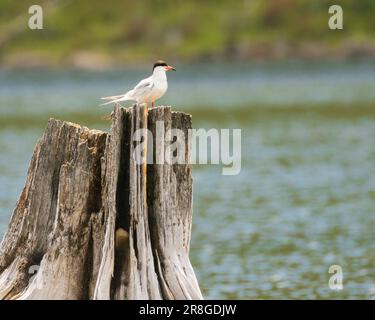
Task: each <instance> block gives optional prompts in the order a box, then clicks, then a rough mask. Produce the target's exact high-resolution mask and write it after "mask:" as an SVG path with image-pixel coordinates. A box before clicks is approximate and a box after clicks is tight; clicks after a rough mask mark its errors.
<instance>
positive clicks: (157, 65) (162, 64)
mask: <svg viewBox="0 0 375 320" xmlns="http://www.w3.org/2000/svg"><path fill="white" fill-rule="evenodd" d="M159 70H164V71H170V70H173V71H176V69H175V68H173V67H172V66H169V65H168V64H167V63H166V62H165V61H163V60H158V61H156V62H155V63H154V68H153V71H154V72H155V71H159Z"/></svg>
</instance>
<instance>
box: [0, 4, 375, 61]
mask: <svg viewBox="0 0 375 320" xmlns="http://www.w3.org/2000/svg"><path fill="white" fill-rule="evenodd" d="M32 4H36V2H35V1H34V0H20V1H14V0H2V1H1V2H0V63H2V64H3V65H22V64H25V65H28V64H33V63H34V64H41V65H61V64H67V65H73V66H80V65H83V66H86V65H87V66H90V65H91V64H93V65H95V64H97V65H102V66H104V67H105V66H108V65H109V66H111V65H113V64H127V63H132V62H138V61H149V60H154V59H155V57H164V58H165V59H169V60H176V59H178V60H181V61H196V60H200V61H202V60H203V61H207V60H232V59H235V60H253V59H256V60H263V59H285V58H310V59H311V58H314V59H321V58H329V57H330V58H335V57H343V58H348V57H353V56H373V55H374V54H375V34H374V32H373V30H375V19H373V14H374V12H375V1H373V0H360V1H358V0H340V1H339V0H338V1H326V0H314V1H311V0H267V1H265V0H241V1H229V0H228V1H224V0H221V1H220V0H204V1H203V0H200V1H198V0H194V1H186V0H173V1H172V0H154V1H132V0H106V1H103V0H82V1H74V0H65V1H58V0H56V1H52V0H48V1H39V4H40V5H42V6H43V8H44V29H43V30H30V29H28V27H27V21H28V18H29V16H30V15H29V14H28V8H29V6H30V5H32ZM332 4H340V5H341V6H342V7H343V10H344V30H337V31H331V30H329V29H328V26H327V22H328V18H329V14H328V7H329V6H330V5H332Z"/></svg>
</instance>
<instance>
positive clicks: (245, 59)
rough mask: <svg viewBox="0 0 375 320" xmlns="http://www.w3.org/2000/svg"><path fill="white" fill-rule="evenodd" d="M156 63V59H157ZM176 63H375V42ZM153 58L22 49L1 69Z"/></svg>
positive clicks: (116, 64)
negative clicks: (368, 61) (54, 52)
mask: <svg viewBox="0 0 375 320" xmlns="http://www.w3.org/2000/svg"><path fill="white" fill-rule="evenodd" d="M154 60H155V58H154ZM168 60H172V61H173V62H174V63H184V64H191V63H230V62H233V61H235V62H236V63H258V64H262V63H286V62H290V61H300V62H302V63H310V62H337V61H340V62H344V63H345V62H347V63H350V62H352V61H361V60H370V61H375V43H364V42H352V41H349V42H346V43H344V44H340V45H339V46H331V45H326V44H323V43H319V42H301V43H298V44H295V45H290V44H286V43H284V42H280V41H278V42H275V43H271V44H259V43H258V44H257V43H255V44H252V45H249V46H247V47H238V48H226V49H224V50H223V51H218V52H213V53H207V54H204V55H200V54H198V55H196V56H192V57H189V58H181V57H173V56H172V57H168ZM152 61H153V60H152V59H151V58H146V57H139V58H137V57H132V58H129V57H124V55H123V53H121V52H116V51H114V52H103V51H96V50H75V51H73V52H70V53H69V54H65V55H63V56H61V55H59V54H56V55H54V54H52V53H51V52H48V51H41V50H29V51H28V50H22V51H21V52H14V53H4V54H2V55H1V56H0V68H4V69H38V68H52V69H56V68H57V69H58V68H72V69H79V70H93V71H108V70H112V69H116V68H126V67H134V66H135V65H144V64H150V63H152Z"/></svg>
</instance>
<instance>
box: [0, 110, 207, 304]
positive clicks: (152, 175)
mask: <svg viewBox="0 0 375 320" xmlns="http://www.w3.org/2000/svg"><path fill="white" fill-rule="evenodd" d="M157 121H161V122H163V123H164V128H165V130H167V129H168V128H172V127H173V128H179V129H182V130H183V131H184V132H186V133H187V131H188V129H190V128H191V116H190V115H187V114H184V113H179V112H171V110H170V108H169V107H156V108H153V109H150V110H149V112H148V113H147V109H146V106H144V105H139V106H134V107H131V108H126V109H125V108H122V107H118V106H117V107H115V110H114V112H113V113H112V126H111V131H110V133H109V134H107V133H105V132H102V131H98V130H89V129H87V128H84V127H81V126H79V125H76V124H73V123H68V122H62V121H58V120H54V119H50V120H49V122H48V125H47V128H46V131H45V133H44V135H43V137H42V138H41V139H40V140H39V141H38V143H37V145H36V147H35V150H34V154H33V156H32V159H31V162H30V166H29V170H28V174H27V178H26V183H25V187H24V189H23V191H22V193H21V195H20V198H19V200H18V202H17V205H16V208H15V210H14V212H13V215H12V218H11V221H10V223H9V228H8V230H7V232H6V234H5V235H4V238H3V240H2V242H1V244H0V299H201V298H202V294H201V292H200V289H199V285H198V282H197V280H196V277H195V275H194V271H193V268H192V266H191V263H190V260H189V245H190V236H191V223H192V168H191V165H190V164H173V165H172V164H147V163H146V157H145V158H144V161H143V162H142V163H137V162H136V161H135V158H134V151H135V148H136V147H137V144H136V143H135V141H133V138H134V133H135V132H136V130H138V129H147V128H149V129H150V130H151V132H154V131H155V128H156V122H157ZM186 137H187V135H186ZM143 139H144V142H145V144H146V145H149V146H151V147H150V150H148V149H147V148H145V149H144V152H145V154H146V153H147V152H151V155H153V154H155V153H156V151H157V150H156V148H158V147H161V146H158V145H156V144H155V142H156V141H155V137H154V141H147V139H151V137H149V136H145V137H144V138H143ZM151 142H154V143H151ZM150 143H151V144H150ZM162 147H163V146H162ZM185 150H186V151H185V153H186V154H185V155H186V156H187V157H188V156H189V153H190V150H189V141H188V140H186V141H185ZM116 230H117V232H116ZM116 244H117V245H116Z"/></svg>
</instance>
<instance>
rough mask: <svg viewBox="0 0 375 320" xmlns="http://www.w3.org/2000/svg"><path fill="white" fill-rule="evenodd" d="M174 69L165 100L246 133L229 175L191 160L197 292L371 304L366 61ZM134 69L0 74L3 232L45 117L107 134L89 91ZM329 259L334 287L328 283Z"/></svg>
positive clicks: (372, 76) (372, 124) (372, 73)
mask: <svg viewBox="0 0 375 320" xmlns="http://www.w3.org/2000/svg"><path fill="white" fill-rule="evenodd" d="M180 70H181V72H180V74H179V71H180ZM180 70H179V71H178V72H177V73H176V74H174V75H173V76H172V77H171V78H170V83H171V84H170V89H169V92H168V94H167V96H166V97H165V98H163V101H162V102H164V103H172V104H173V105H174V106H176V109H180V110H187V111H189V112H190V113H192V114H193V120H194V125H195V127H200V126H203V127H207V128H210V127H216V128H241V129H242V170H241V173H240V174H239V175H236V176H223V175H221V168H220V166H199V167H198V166H196V167H195V168H194V219H193V222H194V225H193V234H192V244H191V258H192V262H193V265H194V267H195V270H196V273H197V276H198V278H199V282H200V285H201V287H202V290H203V293H204V295H205V297H208V298H219V299H225V298H241V299H248V298H252V299H267V298H281V299H287V298H297V299H302V298H308V299H314V298H320V299H322V298H329V299H337V298H354V299H357V298H366V299H370V298H374V297H375V268H374V267H375V231H374V230H375V210H374V207H375V178H374V172H375V143H374V137H375V108H374V107H375V67H374V66H373V65H372V64H370V63H365V64H355V65H339V64H336V65H328V66H327V65H307V66H305V65H298V64H297V65H294V64H291V65H286V66H285V65H284V66H279V65H275V66H244V67H241V66H234V67H233V68H231V67H230V66H225V67H224V68H222V69H220V66H219V65H211V66H210V65H203V66H200V67H195V68H191V67H189V66H182V67H181V68H180ZM137 77H138V78H139V77H142V71H139V70H127V71H123V72H120V71H117V72H107V73H91V72H78V71H39V72H36V71H33V72H32V71H26V72H25V71H1V72H0V79H1V86H0V96H1V98H0V99H1V100H0V115H1V127H0V150H1V154H0V235H2V234H3V233H4V231H5V229H6V226H7V224H8V221H9V217H10V214H11V211H12V209H13V208H14V206H15V202H16V200H17V198H18V195H19V193H20V191H21V189H22V186H23V183H24V178H25V175H26V170H27V166H28V162H29V160H30V157H31V154H32V150H33V148H34V145H35V142H36V140H37V139H38V137H40V135H41V134H42V132H43V129H44V127H45V124H46V122H45V120H46V119H47V118H48V117H49V116H59V117H62V118H64V119H70V120H74V121H79V122H83V123H85V124H87V125H90V126H91V127H96V128H101V129H106V128H107V126H108V124H107V123H105V122H103V121H101V120H100V117H101V115H102V114H105V113H106V112H107V111H108V110H103V109H100V108H99V107H97V104H98V101H97V97H98V96H100V95H105V94H112V93H117V92H118V91H119V90H120V92H121V91H122V90H121V88H123V87H124V88H126V87H127V82H128V81H130V79H132V78H137ZM195 77H197V78H195ZM193 80H194V81H193ZM336 264H337V265H340V266H341V267H342V269H343V271H344V289H343V290H342V291H339V292H336V291H332V290H330V289H329V287H328V280H329V277H330V274H329V273H328V268H329V266H331V265H336Z"/></svg>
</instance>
